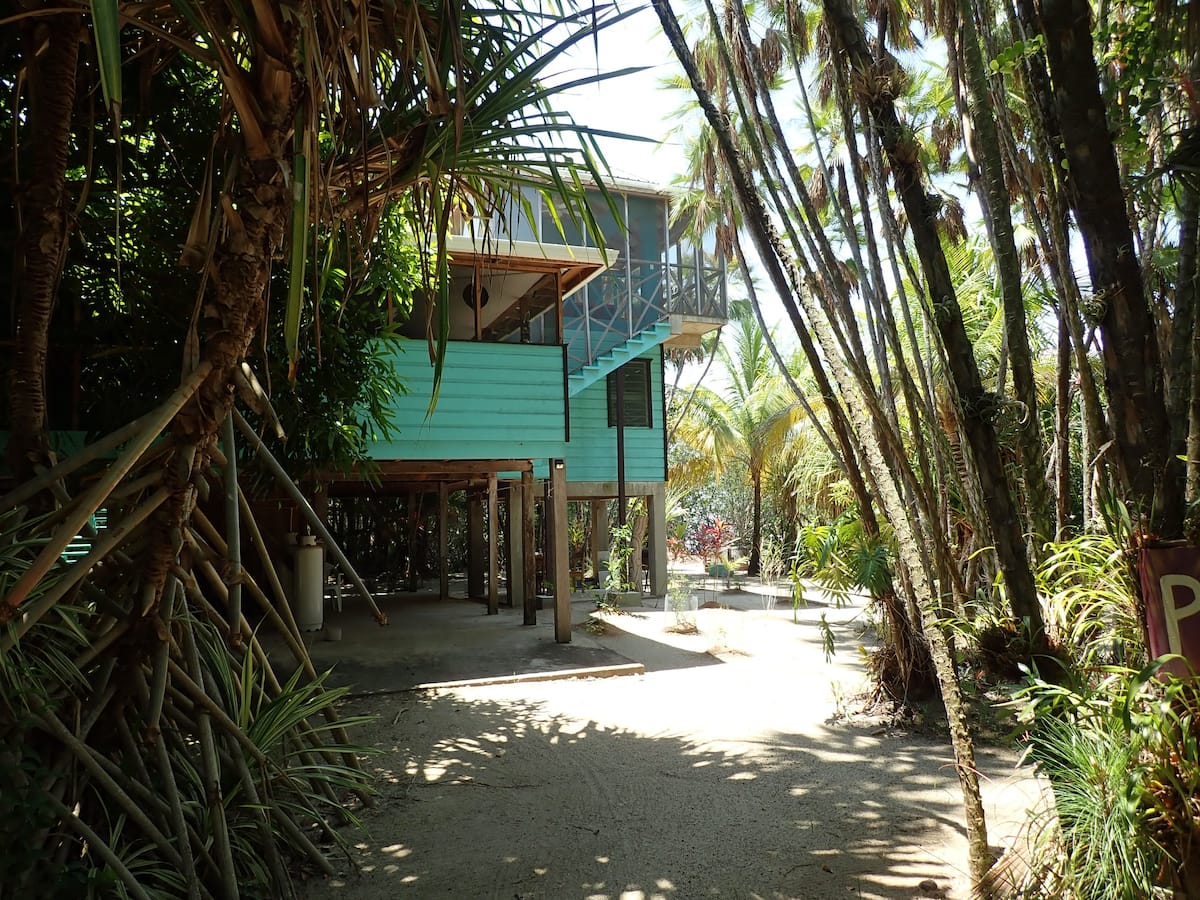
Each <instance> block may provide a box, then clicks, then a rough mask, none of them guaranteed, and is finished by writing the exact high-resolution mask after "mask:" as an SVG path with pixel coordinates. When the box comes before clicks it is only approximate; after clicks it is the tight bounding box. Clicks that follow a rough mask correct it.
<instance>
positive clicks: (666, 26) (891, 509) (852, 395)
mask: <svg viewBox="0 0 1200 900" xmlns="http://www.w3.org/2000/svg"><path fill="white" fill-rule="evenodd" d="M653 5H654V9H655V12H656V13H657V14H658V18H659V21H660V22H661V23H662V26H663V31H664V32H665V33H666V35H667V38H668V40H669V41H670V42H671V46H672V48H673V49H674V51H675V55H676V56H677V57H678V59H679V61H680V63H681V64H682V66H683V67H684V69H685V70H686V72H687V74H688V79H689V81H690V82H691V84H692V89H693V90H694V91H695V93H696V97H697V99H698V100H699V102H700V106H701V108H702V109H703V110H704V113H705V116H706V117H707V119H708V122H709V124H710V125H711V126H712V128H713V132H714V134H715V135H716V138H717V141H718V143H719V145H720V148H721V154H722V156H723V158H724V159H725V162H726V165H727V167H728V170H729V172H730V175H731V179H732V182H733V188H734V192H735V196H736V198H737V202H738V206H739V208H740V209H741V210H742V213H743V221H744V222H745V223H746V226H747V227H748V228H749V230H750V232H751V235H752V237H753V240H754V244H755V249H756V250H757V251H758V255H759V259H760V261H761V262H762V264H763V266H764V267H765V268H766V269H767V272H768V275H769V277H770V279H771V283H772V285H773V286H774V288H775V290H776V291H777V292H778V294H779V297H780V299H781V300H782V301H783V302H784V306H785V308H786V310H787V313H788V316H789V318H790V319H791V321H792V324H793V327H794V328H795V330H796V332H797V336H798V337H799V338H801V342H802V344H807V346H808V347H809V348H811V349H813V350H814V352H815V348H813V346H812V340H811V338H810V337H809V336H808V330H807V328H806V327H805V325H804V320H803V318H802V317H801V315H800V311H799V308H798V306H797V302H796V301H797V297H799V298H800V299H801V300H802V301H804V302H806V303H808V302H809V300H807V299H805V297H804V296H803V295H801V294H798V293H793V289H794V288H797V287H798V286H799V275H798V273H797V272H796V270H795V267H794V264H793V262H792V260H791V257H790V256H789V255H788V253H787V251H786V249H785V248H784V247H783V245H782V243H781V241H780V239H779V236H778V234H777V233H776V231H775V228H774V225H773V224H772V221H771V219H770V217H769V216H768V215H767V211H766V208H765V207H764V205H763V201H762V198H761V196H760V195H759V194H758V192H757V191H756V190H755V188H754V185H753V184H752V182H751V180H750V177H749V174H748V172H747V171H746V168H745V166H744V164H743V162H742V159H741V155H740V153H739V151H738V148H737V145H736V144H735V142H734V138H733V135H732V129H731V127H730V123H729V117H728V116H727V115H725V114H724V113H722V112H721V111H720V110H718V109H717V107H716V105H715V104H714V103H713V100H712V96H711V94H710V93H709V92H708V90H707V89H706V88H705V86H704V82H703V80H702V78H701V77H700V72H699V69H698V67H697V64H696V60H695V57H694V56H693V55H692V53H691V50H690V49H689V47H688V45H687V42H686V39H685V38H684V36H683V32H682V30H681V29H680V27H679V22H678V20H677V19H676V18H675V15H674V13H673V11H672V10H671V8H670V6H669V3H668V0H653ZM808 311H809V313H810V321H811V322H812V326H813V328H814V330H816V331H817V332H818V335H819V336H820V339H821V343H822V345H823V346H824V347H828V348H833V347H836V346H838V339H837V338H836V337H835V336H834V335H833V334H832V327H831V324H830V321H829V320H828V319H826V318H822V317H813V316H812V315H811V313H812V312H813V310H811V309H809V310H808ZM828 362H829V364H830V365H832V366H834V367H835V377H836V378H837V379H838V384H839V387H840V388H841V390H842V391H843V392H844V394H845V395H846V398H847V405H846V408H847V412H848V415H849V416H850V417H851V421H852V424H853V426H854V428H855V430H856V432H857V433H858V434H859V435H860V436H865V437H866V440H864V441H863V442H862V444H861V446H862V449H863V458H864V462H865V464H866V468H867V470H868V471H869V472H870V473H871V477H872V480H873V481H874V482H875V491H876V494H877V495H878V496H880V497H881V500H882V503H883V508H884V511H885V513H886V514H887V515H888V517H889V520H891V521H892V524H893V527H894V528H895V529H896V538H897V544H898V545H899V547H900V561H901V562H900V564H901V565H902V566H903V567H904V568H905V570H906V572H905V577H908V578H909V580H910V581H911V583H912V584H913V585H914V594H915V595H916V600H917V603H918V605H919V606H920V608H921V610H922V613H923V614H924V616H925V620H924V624H925V627H926V633H927V635H928V637H929V641H930V643H931V645H932V646H933V647H934V648H935V649H934V661H935V664H936V670H937V674H938V679H939V683H940V684H941V687H942V698H943V702H944V703H945V706H946V710H947V715H948V717H949V720H950V733H951V740H952V744H953V747H954V756H955V769H956V771H957V773H958V776H959V782H960V785H961V787H962V793H963V806H964V810H965V814H966V820H967V823H966V824H967V840H968V847H969V855H970V869H971V876H972V880H973V881H976V882H977V881H978V880H979V879H981V878H982V877H983V874H984V872H986V870H987V868H988V867H989V865H990V864H991V856H990V853H989V850H988V845H987V824H986V818H985V816H984V810H983V804H982V801H981V799H980V793H979V776H978V772H977V770H976V766H975V756H974V747H973V745H972V743H971V736H970V732H969V731H968V729H967V727H966V719H965V716H964V714H963V704H962V693H961V689H960V686H959V684H958V679H957V676H956V674H955V672H954V666H953V661H952V659H951V657H950V653H949V648H948V645H947V642H946V639H945V635H944V633H943V632H942V631H941V630H940V625H941V623H940V622H939V621H938V620H937V608H938V607H937V604H936V603H935V602H934V597H933V593H932V590H931V581H930V571H929V567H928V566H927V565H925V563H924V560H923V559H922V557H921V553H922V548H923V547H924V546H925V541H924V538H923V537H922V535H921V534H920V532H919V529H915V528H912V527H910V519H909V517H910V516H915V515H916V514H917V511H915V510H913V509H912V508H910V507H909V506H907V505H906V504H904V503H903V502H902V501H901V499H900V493H899V492H898V490H896V488H895V483H894V481H893V475H892V472H891V469H890V468H889V467H888V465H887V463H886V462H885V461H884V458H883V454H882V453H881V451H880V446H879V444H878V442H874V443H873V442H872V441H873V438H874V435H875V434H876V432H875V430H874V426H873V424H872V419H873V418H874V417H876V416H882V410H879V409H877V408H875V409H873V410H872V412H871V413H870V414H868V412H867V408H868V406H869V405H872V404H871V400H870V398H869V397H866V396H863V395H862V394H859V393H858V392H857V391H856V390H855V389H854V386H853V385H854V384H855V383H856V382H854V379H853V378H852V376H850V375H849V373H848V372H847V371H846V367H845V366H844V365H842V364H841V362H840V361H839V360H838V359H837V358H836V355H833V354H831V355H830V356H829V357H828ZM881 488H882V489H883V493H882V494H881V493H880V490H881Z"/></svg>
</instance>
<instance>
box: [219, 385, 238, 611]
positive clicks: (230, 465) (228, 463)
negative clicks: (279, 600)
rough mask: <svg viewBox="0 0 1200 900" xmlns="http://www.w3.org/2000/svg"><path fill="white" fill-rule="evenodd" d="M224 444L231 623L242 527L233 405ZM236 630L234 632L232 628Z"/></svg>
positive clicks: (235, 601)
mask: <svg viewBox="0 0 1200 900" xmlns="http://www.w3.org/2000/svg"><path fill="white" fill-rule="evenodd" d="M221 429H222V432H223V434H222V440H223V442H224V444H225V469H224V472H223V473H222V474H223V477H224V480H225V533H226V535H227V537H226V542H225V544H226V552H225V556H226V558H227V559H228V560H229V618H230V619H232V620H233V621H234V622H235V623H237V622H239V621H241V618H242V582H241V579H240V577H239V576H240V575H241V574H242V527H241V522H240V521H239V518H238V516H239V512H240V510H239V508H238V474H237V444H236V437H237V436H236V435H235V434H234V430H233V409H232V407H230V414H229V415H228V416H226V417H225V421H224V422H223V423H222V425H221ZM235 634H236V632H235Z"/></svg>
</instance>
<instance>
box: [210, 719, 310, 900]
mask: <svg viewBox="0 0 1200 900" xmlns="http://www.w3.org/2000/svg"><path fill="white" fill-rule="evenodd" d="M227 740H229V741H230V743H234V741H233V738H227ZM229 757H230V759H232V760H233V765H234V768H235V769H236V770H237V774H238V778H240V779H241V782H242V789H243V790H245V792H246V801H247V803H246V805H247V806H249V807H250V810H251V812H252V814H253V815H254V820H255V822H256V823H257V824H258V829H259V832H260V833H261V834H262V846H263V849H264V851H265V852H266V855H267V865H268V866H270V868H271V872H272V873H273V874H274V876H275V886H276V887H277V888H278V889H279V890H286V891H287V893H286V895H285V896H287V897H294V896H295V894H296V892H295V890H294V889H293V888H292V880H291V878H290V877H288V873H287V870H286V869H285V868H284V866H283V860H282V859H280V857H279V848H278V847H276V846H275V833H274V832H273V831H272V830H271V820H270V817H269V816H268V815H267V813H266V812H265V811H264V809H263V803H262V801H261V800H260V799H259V794H258V788H257V787H255V785H254V778H253V776H252V775H251V773H250V767H249V766H247V765H246V757H245V756H244V755H242V753H240V752H239V750H238V748H237V746H233V747H231V748H230V752H229Z"/></svg>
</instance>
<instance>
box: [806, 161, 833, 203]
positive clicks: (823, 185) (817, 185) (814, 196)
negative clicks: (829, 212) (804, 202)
mask: <svg viewBox="0 0 1200 900" xmlns="http://www.w3.org/2000/svg"><path fill="white" fill-rule="evenodd" d="M808 196H809V199H810V200H812V204H813V206H815V207H816V208H817V209H825V207H826V206H827V205H828V204H829V184H828V183H827V182H826V181H825V173H824V172H822V171H821V170H820V169H814V170H813V173H812V177H811V178H809V180H808Z"/></svg>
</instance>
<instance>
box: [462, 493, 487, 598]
mask: <svg viewBox="0 0 1200 900" xmlns="http://www.w3.org/2000/svg"><path fill="white" fill-rule="evenodd" d="M484 540H485V537H484V531H483V503H482V502H481V500H480V497H479V494H478V492H475V493H472V492H470V491H468V492H467V596H468V597H482V596H483V589H484V587H483V573H484V563H485V560H486V556H485V554H486V553H487V548H486V547H485V546H484Z"/></svg>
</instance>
